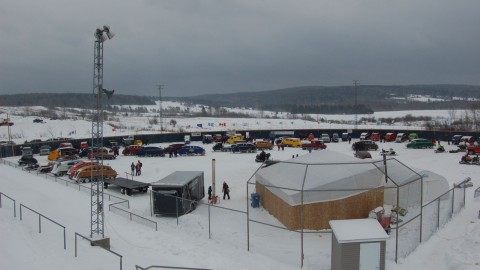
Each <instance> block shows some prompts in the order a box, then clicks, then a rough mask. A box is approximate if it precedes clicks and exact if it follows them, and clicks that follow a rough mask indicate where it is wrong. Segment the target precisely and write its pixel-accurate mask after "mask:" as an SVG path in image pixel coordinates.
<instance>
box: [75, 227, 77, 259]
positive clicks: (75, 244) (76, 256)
mask: <svg viewBox="0 0 480 270" xmlns="http://www.w3.org/2000/svg"><path fill="white" fill-rule="evenodd" d="M76 257H77V233H76V232H75V258H76Z"/></svg>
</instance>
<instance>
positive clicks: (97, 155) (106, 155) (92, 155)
mask: <svg viewBox="0 0 480 270" xmlns="http://www.w3.org/2000/svg"><path fill="white" fill-rule="evenodd" d="M87 158H88V159H102V158H103V159H104V160H105V159H110V160H111V159H115V158H116V156H115V155H114V154H113V153H112V152H109V151H108V150H107V149H105V148H103V150H102V151H100V150H98V148H94V149H93V151H92V152H89V153H88V154H87Z"/></svg>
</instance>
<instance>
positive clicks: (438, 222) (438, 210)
mask: <svg viewBox="0 0 480 270" xmlns="http://www.w3.org/2000/svg"><path fill="white" fill-rule="evenodd" d="M440 198H441V197H440ZM440 198H438V208H437V212H438V213H437V230H438V229H440Z"/></svg>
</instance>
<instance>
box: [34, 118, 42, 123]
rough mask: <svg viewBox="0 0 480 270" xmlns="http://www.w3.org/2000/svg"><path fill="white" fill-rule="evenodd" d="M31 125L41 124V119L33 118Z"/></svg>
mask: <svg viewBox="0 0 480 270" xmlns="http://www.w3.org/2000/svg"><path fill="white" fill-rule="evenodd" d="M33 123H43V119H40V118H35V119H33Z"/></svg>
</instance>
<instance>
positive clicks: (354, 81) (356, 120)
mask: <svg viewBox="0 0 480 270" xmlns="http://www.w3.org/2000/svg"><path fill="white" fill-rule="evenodd" d="M353 85H354V86H355V108H354V110H355V118H354V119H353V122H354V129H358V115H357V114H358V108H357V86H358V80H353Z"/></svg>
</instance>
